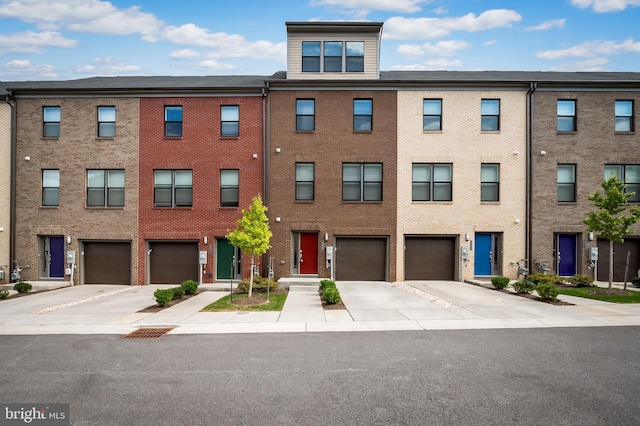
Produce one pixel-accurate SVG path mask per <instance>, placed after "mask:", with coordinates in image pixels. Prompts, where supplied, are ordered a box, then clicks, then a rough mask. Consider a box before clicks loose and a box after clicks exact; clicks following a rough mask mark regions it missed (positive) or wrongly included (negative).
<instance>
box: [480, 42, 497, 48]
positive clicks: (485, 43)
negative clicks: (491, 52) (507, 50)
mask: <svg viewBox="0 0 640 426" xmlns="http://www.w3.org/2000/svg"><path fill="white" fill-rule="evenodd" d="M497 43H498V40H489V41H485V42H484V44H483V45H482V46H483V47H489V46H493V45H494V44H497Z"/></svg>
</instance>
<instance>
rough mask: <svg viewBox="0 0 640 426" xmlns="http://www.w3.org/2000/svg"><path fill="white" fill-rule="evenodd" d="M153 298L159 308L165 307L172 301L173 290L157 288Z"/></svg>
mask: <svg viewBox="0 0 640 426" xmlns="http://www.w3.org/2000/svg"><path fill="white" fill-rule="evenodd" d="M153 297H155V298H156V302H158V305H159V306H167V305H168V304H169V302H171V300H173V289H171V288H167V289H162V288H159V289H157V290H156V291H154V292H153Z"/></svg>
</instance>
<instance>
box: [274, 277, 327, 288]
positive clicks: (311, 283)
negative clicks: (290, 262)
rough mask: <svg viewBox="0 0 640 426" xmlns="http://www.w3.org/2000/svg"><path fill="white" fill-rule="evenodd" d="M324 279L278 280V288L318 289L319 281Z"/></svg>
mask: <svg viewBox="0 0 640 426" xmlns="http://www.w3.org/2000/svg"><path fill="white" fill-rule="evenodd" d="M323 279H324V278H317V277H314V278H301V277H288V278H280V279H279V280H278V288H284V289H287V288H288V289H290V288H291V286H300V287H311V288H314V289H316V290H317V289H318V288H319V287H320V280H323Z"/></svg>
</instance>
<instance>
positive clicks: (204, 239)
mask: <svg viewBox="0 0 640 426" xmlns="http://www.w3.org/2000/svg"><path fill="white" fill-rule="evenodd" d="M202 241H203V242H204V243H205V244H207V236H206V235H205V236H204V238H203V239H202Z"/></svg>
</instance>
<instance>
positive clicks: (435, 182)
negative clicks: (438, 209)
mask: <svg viewBox="0 0 640 426" xmlns="http://www.w3.org/2000/svg"><path fill="white" fill-rule="evenodd" d="M452 168H453V165H452V164H446V163H445V164H440V163H435V164H429V163H414V164H413V170H412V178H411V200H412V201H451V192H452V191H451V185H452V182H451V181H452Z"/></svg>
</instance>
